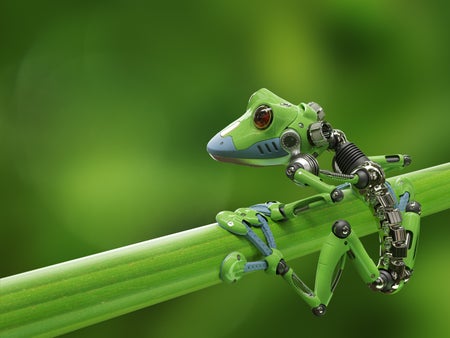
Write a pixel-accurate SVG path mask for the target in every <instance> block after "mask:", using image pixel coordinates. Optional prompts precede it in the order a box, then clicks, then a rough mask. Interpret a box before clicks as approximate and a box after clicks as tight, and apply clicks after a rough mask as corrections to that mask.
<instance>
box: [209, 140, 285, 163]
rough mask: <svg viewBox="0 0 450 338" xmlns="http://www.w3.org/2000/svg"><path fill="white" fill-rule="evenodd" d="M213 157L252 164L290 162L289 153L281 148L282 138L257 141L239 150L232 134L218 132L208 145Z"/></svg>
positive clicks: (225, 160)
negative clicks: (222, 134)
mask: <svg viewBox="0 0 450 338" xmlns="http://www.w3.org/2000/svg"><path fill="white" fill-rule="evenodd" d="M206 149H207V151H208V153H209V154H210V155H211V157H212V158H213V159H215V160H216V161H220V162H231V163H236V164H243V165H250V166H270V165H281V164H287V163H288V162H289V154H288V153H287V152H286V151H285V150H284V149H283V148H281V145H280V139H279V138H278V137H277V138H273V139H269V140H264V141H260V142H256V143H255V144H253V145H252V146H250V147H248V148H246V149H242V150H238V149H236V147H235V145H234V143H233V139H232V137H231V136H225V137H222V136H221V135H220V133H217V134H216V135H215V136H214V137H213V138H212V139H211V140H210V141H209V142H208V145H207V146H206Z"/></svg>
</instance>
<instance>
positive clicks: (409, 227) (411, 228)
mask: <svg viewBox="0 0 450 338" xmlns="http://www.w3.org/2000/svg"><path fill="white" fill-rule="evenodd" d="M403 224H404V226H405V229H406V231H407V233H409V234H410V235H411V236H412V238H411V240H410V244H409V247H410V250H408V256H407V257H406V258H405V264H406V265H407V266H414V263H415V261H416V254H417V246H418V244H419V237H420V216H419V215H418V214H416V213H413V212H406V213H405V214H404V215H403ZM413 234H414V235H413Z"/></svg>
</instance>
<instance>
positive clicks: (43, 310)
mask: <svg viewBox="0 0 450 338" xmlns="http://www.w3.org/2000/svg"><path fill="white" fill-rule="evenodd" d="M404 178H407V179H408V180H409V181H410V182H411V183H412V184H413V185H414V188H415V191H416V196H415V199H416V200H417V201H420V203H421V204H422V210H423V214H422V216H423V217H425V216H428V215H432V214H434V213H437V212H439V211H443V210H446V209H448V208H449V207H450V198H449V196H450V163H446V164H443V165H440V166H436V167H432V168H427V169H424V170H420V171H416V172H412V173H408V174H405V175H401V176H396V177H393V178H390V179H389V182H391V183H393V182H397V183H400V181H401V180H403V179H404ZM394 185H395V184H394ZM338 218H345V219H346V220H348V221H349V222H350V224H352V227H353V229H354V231H355V232H356V233H357V234H358V236H364V235H368V234H370V233H374V232H376V231H377V228H376V224H375V223H374V220H373V217H372V215H371V214H370V212H369V210H368V208H367V207H366V206H365V205H364V204H363V203H362V202H361V201H360V200H358V199H357V198H355V197H354V196H353V195H351V194H347V195H346V197H345V198H344V200H343V201H342V202H340V203H338V204H336V205H332V206H330V205H325V204H323V205H320V203H319V204H318V205H317V207H314V208H312V209H310V210H307V211H304V212H301V213H300V214H299V216H298V217H297V218H296V219H294V220H289V221H287V222H283V223H280V224H271V227H272V230H273V233H274V236H275V238H276V240H277V244H278V246H279V248H280V249H281V250H282V251H283V253H284V256H285V257H286V259H288V260H289V259H294V258H298V257H301V256H304V255H307V254H309V253H311V252H314V251H317V250H319V249H320V248H321V244H322V242H323V239H324V238H325V237H326V236H327V235H328V234H329V232H330V227H331V224H332V223H333V221H334V220H336V219H338ZM232 251H239V252H242V253H243V254H244V255H245V256H246V257H250V258H256V257H257V255H258V253H257V251H256V249H255V248H254V247H253V246H251V245H250V244H249V243H248V241H246V240H245V239H243V238H239V237H237V236H233V235H231V234H230V233H228V232H227V231H225V230H223V229H222V228H220V227H219V226H218V225H217V224H210V225H206V226H202V227H199V228H195V229H192V230H188V231H185V232H180V233H176V234H173V235H169V236H165V237H161V238H156V239H153V240H149V241H145V242H142V243H137V244H133V245H130V246H126V247H122V248H118V249H115V250H111V251H107V252H103V253H99V254H96V255H92V256H88V257H84V258H80V259H76V260H72V261H69V262H65V263H61V264H57V265H53V266H49V267H46V268H42V269H38V270H33V271H29V272H25V273H22V274H18V275H14V276H10V277H6V278H3V279H0V335H1V336H55V335H58V334H63V333H66V332H70V331H73V330H76V329H79V328H82V327H85V326H88V325H91V324H94V323H98V322H101V321H104V320H107V319H110V318H113V317H117V316H120V315H122V314H125V313H128V312H131V311H134V310H138V309H140V308H143V307H146V306H150V305H152V304H156V303H159V302H162V301H165V300H168V299H172V298H175V297H178V296H181V295H183V294H187V293H190V292H193V291H196V290H200V289H203V288H206V287H209V286H212V285H215V284H218V283H220V282H221V279H220V278H219V271H220V265H221V263H222V261H223V259H224V258H225V257H226V255H227V254H228V253H230V252H232Z"/></svg>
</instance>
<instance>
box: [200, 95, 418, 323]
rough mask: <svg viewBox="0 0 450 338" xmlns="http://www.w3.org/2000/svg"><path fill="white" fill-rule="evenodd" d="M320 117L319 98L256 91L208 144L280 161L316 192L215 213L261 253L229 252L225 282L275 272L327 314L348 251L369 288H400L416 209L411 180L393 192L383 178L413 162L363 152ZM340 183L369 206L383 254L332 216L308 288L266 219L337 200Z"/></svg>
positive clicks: (223, 152)
mask: <svg viewBox="0 0 450 338" xmlns="http://www.w3.org/2000/svg"><path fill="white" fill-rule="evenodd" d="M324 118H325V113H324V111H323V109H322V108H321V107H320V106H319V105H318V104H317V103H314V102H311V103H309V104H305V103H301V104H299V105H293V104H291V103H289V102H287V101H285V100H284V99H282V98H280V97H278V96H276V95H275V94H273V93H272V92H270V91H269V90H267V89H260V90H258V91H257V92H255V93H254V94H253V95H252V96H251V97H250V100H249V103H248V106H247V110H246V112H245V114H244V115H243V116H241V117H240V118H239V119H237V120H236V121H234V122H233V123H231V124H230V125H229V126H227V127H226V128H225V129H223V130H222V131H220V132H219V133H218V134H216V135H215V136H214V137H213V138H212V139H211V140H210V141H209V143H208V145H207V151H208V152H209V154H210V155H211V157H213V158H214V159H215V160H217V161H222V162H232V163H237V164H243V165H250V166H271V165H284V166H286V175H287V177H288V178H289V179H291V180H292V181H293V182H295V183H296V184H298V185H300V186H311V187H313V188H314V189H316V190H317V191H318V192H319V193H320V194H319V195H316V196H313V197H310V198H306V199H304V200H300V201H297V202H294V203H290V204H282V203H279V202H268V203H265V204H258V205H254V206H252V207H249V208H240V209H238V210H236V211H234V212H231V211H222V212H220V213H219V214H218V215H217V216H216V220H217V222H218V224H219V225H220V226H221V227H222V228H224V229H226V230H227V231H229V232H231V233H233V234H235V235H238V236H244V237H245V238H247V239H248V240H249V241H250V242H251V243H252V244H253V245H254V246H255V247H256V248H257V249H258V250H259V252H261V254H262V256H263V259H261V260H260V261H256V262H248V261H247V259H246V258H245V257H244V255H242V254H241V253H239V252H232V253H230V254H229V255H228V256H227V257H226V258H225V259H224V261H223V263H222V266H221V278H222V279H223V280H225V281H227V282H233V281H236V280H238V279H240V278H241V277H242V276H243V275H244V274H245V273H247V272H251V271H255V270H265V271H267V272H268V273H271V274H274V275H280V276H282V277H283V278H284V279H285V280H286V281H287V282H288V284H289V285H290V286H291V287H293V289H294V290H295V291H296V293H297V294H298V295H299V296H300V297H301V298H302V299H303V300H304V301H305V302H306V303H307V304H308V305H309V306H310V307H311V309H312V312H313V313H314V314H315V315H318V316H321V315H323V314H325V312H326V308H327V306H328V304H329V302H330V299H331V297H332V295H333V291H334V288H335V286H336V285H337V282H338V280H339V277H340V274H341V272H342V269H343V267H344V264H345V261H346V259H347V257H348V258H349V259H350V260H351V261H352V262H354V264H355V266H356V269H357V271H358V274H359V275H360V276H361V278H362V279H363V281H364V282H365V283H366V284H367V285H369V287H370V288H371V289H373V290H375V291H379V292H382V293H389V294H392V293H396V292H398V291H399V290H400V289H401V288H402V287H403V286H404V284H405V283H406V282H407V281H408V280H409V278H410V276H411V275H412V272H413V267H414V261H415V256H416V249H417V243H418V237H419V230H420V213H421V206H420V204H419V203H418V202H417V201H414V191H413V187H412V185H411V184H409V183H408V182H407V181H402V182H400V183H398V184H395V191H394V189H393V187H391V186H390V185H389V183H388V182H386V180H385V172H388V171H390V170H393V169H395V168H402V167H405V166H407V165H409V164H410V163H411V159H410V157H409V156H408V155H400V154H396V155H382V156H371V157H368V156H366V155H365V154H364V153H363V152H362V151H361V150H360V149H359V148H358V147H357V146H356V145H355V144H354V143H352V142H349V141H348V140H347V138H346V136H345V134H344V133H343V132H342V131H341V130H338V129H334V128H333V127H332V126H331V124H330V123H328V122H326V121H325V120H324ZM325 150H330V151H333V152H334V153H335V155H334V158H333V163H332V168H333V170H332V171H329V170H321V169H320V168H319V163H318V161H317V157H318V156H319V155H320V154H321V153H322V152H323V151H325ZM326 182H331V184H329V183H326ZM344 189H352V190H353V191H354V192H355V193H356V195H357V196H359V197H360V198H361V199H362V200H363V201H364V202H365V204H366V205H367V206H368V207H369V208H370V210H371V211H372V213H373V215H374V218H375V221H376V222H377V224H378V229H379V231H378V232H379V238H380V257H379V260H378V263H377V264H376V263H374V261H373V260H372V259H371V258H370V257H369V255H368V253H367V251H366V250H365V248H364V246H363V245H362V243H361V241H360V239H359V238H358V236H357V234H356V233H355V231H354V230H353V229H352V227H351V225H350V224H349V223H348V222H347V221H346V220H343V219H340V220H336V221H335V222H334V224H333V225H332V226H331V232H330V234H329V235H328V237H327V238H326V240H325V242H324V244H323V247H322V250H321V252H320V256H319V262H318V267H317V272H316V279H315V287H314V290H311V289H310V288H309V287H308V286H306V284H305V283H304V282H303V281H302V280H301V279H300V278H299V277H298V276H297V275H296V274H295V272H294V271H293V270H292V268H290V267H289V266H288V264H287V263H286V262H285V260H284V259H283V255H282V253H281V251H280V250H278V249H277V247H276V243H275V239H274V237H273V235H272V232H271V230H270V226H269V223H270V222H280V223H281V222H282V221H283V220H287V219H290V218H294V217H297V213H296V212H295V210H300V209H301V208H302V207H306V206H308V205H309V204H310V203H311V202H314V201H315V200H317V199H320V200H322V201H325V202H326V203H331V204H332V203H337V202H339V201H341V200H342V199H343V198H344V196H345V195H344V192H343V190H344ZM269 221H270V222H269ZM255 227H260V228H261V229H262V232H263V234H264V237H265V239H266V242H267V243H266V242H264V241H263V240H262V239H261V238H260V237H259V236H258V235H257V234H256V232H255V231H254V230H253V228H255Z"/></svg>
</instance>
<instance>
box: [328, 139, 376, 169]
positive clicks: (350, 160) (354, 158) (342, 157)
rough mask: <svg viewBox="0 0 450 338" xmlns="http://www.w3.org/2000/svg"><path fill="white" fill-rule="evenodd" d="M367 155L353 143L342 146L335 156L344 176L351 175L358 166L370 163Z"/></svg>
mask: <svg viewBox="0 0 450 338" xmlns="http://www.w3.org/2000/svg"><path fill="white" fill-rule="evenodd" d="M368 160H369V159H368V158H367V156H366V155H364V153H363V152H362V151H361V150H360V149H359V148H358V147H357V146H356V145H355V144H353V143H351V142H347V143H343V144H341V145H340V146H339V147H338V149H337V151H336V156H335V161H336V163H337V165H338V167H339V169H340V170H341V172H342V173H343V174H347V175H348V174H350V173H351V172H352V171H353V169H355V168H356V167H357V166H359V165H361V164H363V163H364V162H366V161H368Z"/></svg>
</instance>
